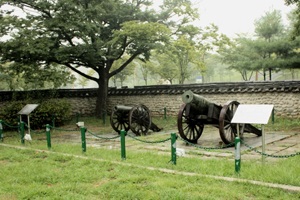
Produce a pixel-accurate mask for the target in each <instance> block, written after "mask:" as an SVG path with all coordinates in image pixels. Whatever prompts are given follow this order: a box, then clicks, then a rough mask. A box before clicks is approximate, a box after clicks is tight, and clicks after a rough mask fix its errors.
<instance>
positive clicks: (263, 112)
mask: <svg viewBox="0 0 300 200" xmlns="http://www.w3.org/2000/svg"><path fill="white" fill-rule="evenodd" d="M273 108H274V105H251V104H249V105H247V104H244V105H242V104H240V105H239V106H238V107H237V110H236V112H235V114H234V116H233V118H232V120H231V123H234V124H267V123H268V121H269V118H270V116H271V114H272V110H273Z"/></svg>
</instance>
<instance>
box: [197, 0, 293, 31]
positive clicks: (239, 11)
mask: <svg viewBox="0 0 300 200" xmlns="http://www.w3.org/2000/svg"><path fill="white" fill-rule="evenodd" d="M191 1H192V2H193V3H194V4H195V5H196V6H197V7H198V9H199V13H200V22H199V25H200V26H201V27H202V26H206V25H209V24H210V23H214V24H216V25H217V26H218V27H219V30H220V32H221V33H224V34H226V35H228V36H230V37H234V36H236V34H237V33H249V34H253V33H254V22H255V20H257V19H259V18H260V17H262V16H263V15H264V14H265V13H266V12H268V11H272V10H280V11H281V14H282V19H283V22H284V23H286V24H287V16H286V14H287V13H289V12H290V11H291V10H292V8H293V7H292V6H286V5H285V4H284V0H191Z"/></svg>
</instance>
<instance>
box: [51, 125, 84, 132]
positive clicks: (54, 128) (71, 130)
mask: <svg viewBox="0 0 300 200" xmlns="http://www.w3.org/2000/svg"><path fill="white" fill-rule="evenodd" d="M49 127H50V128H51V129H53V130H58V131H66V132H73V131H79V129H76V128H75V129H61V128H56V127H54V126H51V125H49Z"/></svg>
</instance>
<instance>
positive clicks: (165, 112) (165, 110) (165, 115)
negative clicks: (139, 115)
mask: <svg viewBox="0 0 300 200" xmlns="http://www.w3.org/2000/svg"><path fill="white" fill-rule="evenodd" d="M164 119H167V108H166V107H164Z"/></svg>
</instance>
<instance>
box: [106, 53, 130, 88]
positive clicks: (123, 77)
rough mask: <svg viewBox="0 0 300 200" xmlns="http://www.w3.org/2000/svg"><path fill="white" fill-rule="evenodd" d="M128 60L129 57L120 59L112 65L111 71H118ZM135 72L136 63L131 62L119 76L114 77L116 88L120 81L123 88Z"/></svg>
mask: <svg viewBox="0 0 300 200" xmlns="http://www.w3.org/2000/svg"><path fill="white" fill-rule="evenodd" d="M127 59H128V56H126V55H125V56H124V58H123V57H122V58H120V59H119V60H117V61H115V62H114V64H113V65H112V68H111V71H113V70H116V69H118V67H119V66H120V65H121V64H122V63H123V62H125V61H126V60H127ZM134 70H135V63H134V62H131V63H130V64H128V66H127V67H126V68H125V69H123V70H122V71H120V72H119V73H118V74H116V75H114V76H113V77H112V81H113V83H114V86H115V87H117V82H118V80H119V81H120V84H121V87H123V83H124V81H125V80H126V79H127V78H128V77H129V76H130V75H132V74H133V73H134Z"/></svg>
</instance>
